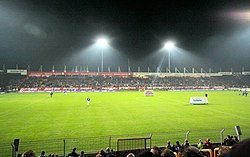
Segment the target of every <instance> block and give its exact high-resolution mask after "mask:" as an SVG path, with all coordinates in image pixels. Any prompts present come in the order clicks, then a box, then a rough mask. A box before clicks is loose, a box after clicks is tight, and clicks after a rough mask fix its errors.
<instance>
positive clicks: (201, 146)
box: [197, 139, 204, 149]
mask: <svg viewBox="0 0 250 157" xmlns="http://www.w3.org/2000/svg"><path fill="white" fill-rule="evenodd" d="M203 147H204V144H203V142H202V141H201V139H200V140H199V143H198V144H197V148H199V149H203Z"/></svg>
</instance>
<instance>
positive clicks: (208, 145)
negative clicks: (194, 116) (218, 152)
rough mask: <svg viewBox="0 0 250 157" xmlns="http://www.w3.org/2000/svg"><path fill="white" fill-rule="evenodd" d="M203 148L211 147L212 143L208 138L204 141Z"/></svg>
mask: <svg viewBox="0 0 250 157" xmlns="http://www.w3.org/2000/svg"><path fill="white" fill-rule="evenodd" d="M204 148H205V149H211V148H212V143H211V142H210V139H209V138H208V139H207V140H206V141H205V142H204Z"/></svg>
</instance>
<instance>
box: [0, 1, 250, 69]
mask: <svg viewBox="0 0 250 157" xmlns="http://www.w3.org/2000/svg"><path fill="white" fill-rule="evenodd" d="M0 21H1V22H0V64H6V66H8V67H15V65H16V64H18V65H19V66H20V67H27V65H31V66H32V67H39V65H43V66H44V67H47V68H51V67H52V65H56V67H58V69H62V68H63V66H64V65H68V67H70V66H76V65H79V66H85V67H86V66H88V67H89V69H90V70H92V71H96V70H97V67H98V66H100V64H101V48H100V47H97V45H96V44H95V41H96V39H97V38H98V37H100V36H105V37H107V38H108V39H109V45H110V47H108V48H105V50H104V68H105V69H107V67H108V66H110V67H111V69H113V71H114V70H116V69H117V67H118V66H120V67H121V70H122V71H126V70H127V67H128V64H129V65H130V66H131V67H133V68H134V70H137V67H138V66H140V67H141V68H142V70H143V69H146V68H147V67H148V66H149V67H150V68H151V69H152V70H155V69H156V67H157V66H159V65H161V68H162V69H164V68H165V67H166V66H167V65H168V53H167V50H161V49H162V47H163V44H164V42H165V41H167V40H172V41H174V42H175V44H176V45H175V46H176V47H177V48H176V50H175V52H171V67H172V68H174V67H177V68H178V69H183V68H184V67H186V68H189V69H191V68H192V67H195V68H197V70H198V69H200V68H204V70H206V71H208V70H207V69H208V68H210V67H211V68H212V69H214V71H216V70H217V71H218V70H219V69H220V68H222V69H223V70H230V69H231V68H233V69H234V70H238V71H240V70H241V69H242V67H244V68H245V70H248V71H250V3H249V2H248V1H240V0H235V1H229V0H220V1H218V0H209V1H203V0H194V1H192V0H188V1H179V0H172V1H170V0H154V1H150V0H149V1H148V0H147V1H145V0H140V1H139V0H99V1H96V0H68V1H65V0H30V1H28V0H6V1H4V0H3V1H0ZM160 50H161V51H160ZM164 52H165V53H164ZM161 63H162V64H161ZM0 69H1V68H0ZM163 71H164V70H163Z"/></svg>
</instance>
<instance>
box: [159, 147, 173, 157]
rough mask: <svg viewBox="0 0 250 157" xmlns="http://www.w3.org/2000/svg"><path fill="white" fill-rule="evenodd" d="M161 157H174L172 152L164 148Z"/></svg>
mask: <svg viewBox="0 0 250 157" xmlns="http://www.w3.org/2000/svg"><path fill="white" fill-rule="evenodd" d="M161 157H175V154H174V152H173V151H172V150H170V149H168V148H166V149H164V150H163V151H162V153H161Z"/></svg>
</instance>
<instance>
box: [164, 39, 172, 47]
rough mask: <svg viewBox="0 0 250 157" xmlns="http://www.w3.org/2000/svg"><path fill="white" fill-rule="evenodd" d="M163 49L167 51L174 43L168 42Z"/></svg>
mask: <svg viewBox="0 0 250 157" xmlns="http://www.w3.org/2000/svg"><path fill="white" fill-rule="evenodd" d="M164 47H165V48H167V49H172V48H173V47H174V43H173V42H172V41H168V42H166V43H165V45H164Z"/></svg>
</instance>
